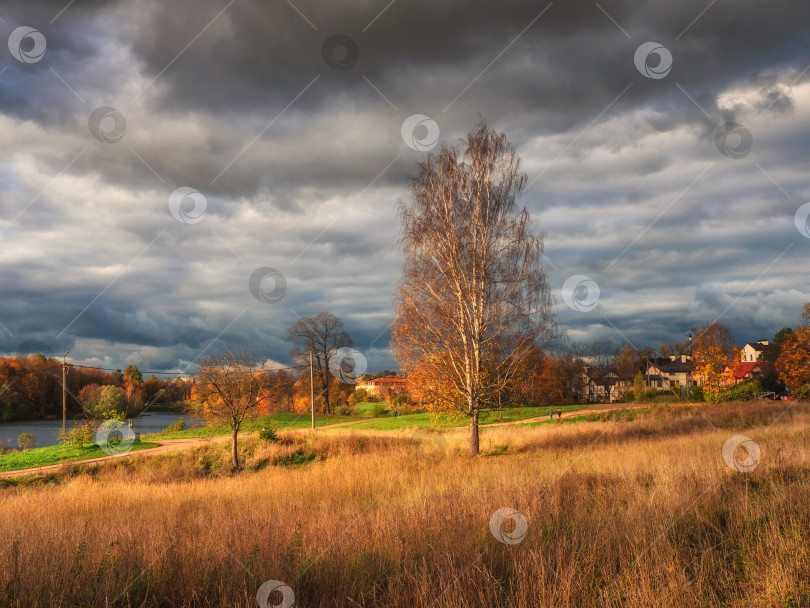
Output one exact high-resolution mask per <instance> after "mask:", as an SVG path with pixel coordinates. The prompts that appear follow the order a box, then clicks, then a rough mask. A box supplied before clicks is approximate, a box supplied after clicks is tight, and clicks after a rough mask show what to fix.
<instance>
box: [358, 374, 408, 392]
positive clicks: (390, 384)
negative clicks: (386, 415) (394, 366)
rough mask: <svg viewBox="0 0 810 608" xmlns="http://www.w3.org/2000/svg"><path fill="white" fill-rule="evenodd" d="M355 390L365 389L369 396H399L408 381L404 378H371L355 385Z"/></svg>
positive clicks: (404, 389) (406, 386)
mask: <svg viewBox="0 0 810 608" xmlns="http://www.w3.org/2000/svg"><path fill="white" fill-rule="evenodd" d="M357 388H358V389H360V388H362V389H365V390H366V392H367V393H368V394H369V395H375V396H384V395H386V394H394V395H401V394H403V393H404V392H405V391H406V390H407V388H408V381H407V380H406V379H405V378H398V377H396V376H387V377H385V378H371V379H369V380H366V381H364V382H361V383H360V384H358V385H357Z"/></svg>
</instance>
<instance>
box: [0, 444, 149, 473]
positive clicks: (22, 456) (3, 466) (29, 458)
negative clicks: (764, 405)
mask: <svg viewBox="0 0 810 608" xmlns="http://www.w3.org/2000/svg"><path fill="white" fill-rule="evenodd" d="M156 447H158V444H157V443H153V442H149V441H137V442H135V443H133V444H132V449H131V450H130V451H137V450H146V449H149V448H156ZM103 456H108V454H107V452H105V451H104V450H102V449H101V448H100V447H99V445H98V444H97V443H85V444H84V447H82V448H81V449H80V450H77V449H76V448H74V447H72V446H67V445H54V446H50V447H46V448H34V449H31V450H26V451H24V452H10V453H8V454H4V455H2V456H0V472H5V471H18V470H21V469H33V468H34V467H44V466H48V465H51V464H59V463H63V462H79V461H81V460H91V459H93V458H101V457H103Z"/></svg>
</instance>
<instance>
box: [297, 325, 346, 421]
mask: <svg viewBox="0 0 810 608" xmlns="http://www.w3.org/2000/svg"><path fill="white" fill-rule="evenodd" d="M287 336H288V337H289V338H290V340H291V341H292V342H293V343H294V344H295V348H294V349H293V351H292V357H293V359H294V360H295V361H299V362H301V363H309V353H310V352H312V354H313V366H314V368H315V373H316V376H317V379H316V382H319V383H320V385H321V394H322V395H323V398H324V413H326V414H329V413H331V409H330V404H329V383H330V370H331V369H333V368H334V367H335V364H334V362H333V361H332V359H333V357H334V356H335V354H336V353H338V351H339V350H340V349H341V348H346V347H350V346H354V342H352V338H351V336H349V334H348V332H347V331H346V330H344V329H343V321H341V320H340V319H339V318H338V317H337V316H335V315H333V314H332V313H331V312H322V313H320V314H318V315H317V316H314V317H301V318H300V319H299V320H298V322H297V323H296V324H295V325H293V326H292V327H290V329H289V330H287Z"/></svg>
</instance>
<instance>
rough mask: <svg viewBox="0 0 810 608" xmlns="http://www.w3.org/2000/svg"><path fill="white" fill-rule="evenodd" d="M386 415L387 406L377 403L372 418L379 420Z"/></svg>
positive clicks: (372, 411)
mask: <svg viewBox="0 0 810 608" xmlns="http://www.w3.org/2000/svg"><path fill="white" fill-rule="evenodd" d="M384 413H385V404H384V403H375V404H374V407H372V408H371V417H372V418H379V417H380V416H382V415H383V414H384Z"/></svg>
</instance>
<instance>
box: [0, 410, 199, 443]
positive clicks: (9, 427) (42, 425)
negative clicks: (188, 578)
mask: <svg viewBox="0 0 810 608" xmlns="http://www.w3.org/2000/svg"><path fill="white" fill-rule="evenodd" d="M180 418H182V419H183V420H184V421H185V423H186V428H188V427H191V426H200V425H203V424H205V422H204V421H203V420H202V418H198V417H196V416H189V415H187V414H174V413H171V412H145V413H143V414H141V415H140V416H138V417H136V418H132V429H133V430H134V431H135V432H136V433H141V434H142V435H146V434H147V433H157V432H159V431H162V430H163V429H165V428H166V427H167V426H169V425H170V424H174V423H175V422H177V420H178V419H180ZM74 422H76V421H74V420H68V421H67V425H68V428H70V426H71V425H73V424H74ZM61 428H62V421H61V420H31V421H21V422H2V423H0V441H2V442H3V446H4V447H9V448H16V447H17V436H18V435H19V434H20V433H24V432H27V433H33V434H34V436H35V437H36V438H37V440H36V444H35V446H34V447H37V448H44V447H48V446H51V445H57V443H59V442H58V440H57V435H56V434H57V433H58V432H59V430H61ZM9 440H11V441H9Z"/></svg>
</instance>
